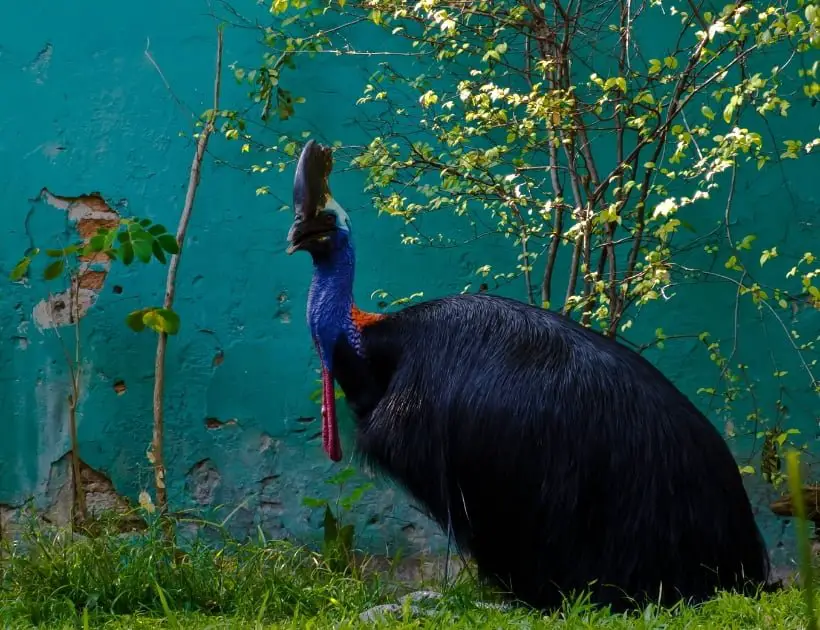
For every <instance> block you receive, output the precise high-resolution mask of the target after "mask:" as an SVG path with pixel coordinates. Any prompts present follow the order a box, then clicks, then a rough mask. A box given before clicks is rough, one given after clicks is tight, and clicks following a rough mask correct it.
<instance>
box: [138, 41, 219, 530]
mask: <svg viewBox="0 0 820 630" xmlns="http://www.w3.org/2000/svg"><path fill="white" fill-rule="evenodd" d="M221 85H222V28H221V27H218V28H217V44H216V71H215V78H214V106H213V109H212V110H211V113H210V115H209V117H208V122H207V123H206V124H205V127H204V128H203V130H202V132H201V133H200V134H199V139H198V140H197V145H196V153H195V155H194V159H193V163H192V164H191V173H190V177H189V178H188V192H187V194H186V195H185V205H184V206H183V209H182V214H181V216H180V219H179V225H178V227H177V234H176V239H177V243H178V246H179V252H178V253H177V254H175V255H174V256H172V257H171V260H170V263H169V265H168V275H167V278H166V282H165V301H164V304H163V306H164V307H165V308H166V309H169V310H170V309H172V308H173V305H174V295H175V293H176V279H177V271H178V269H179V262H180V259H181V257H182V247H183V243H184V242H185V233H186V231H187V229H188V223H189V222H190V220H191V212H192V210H193V207H194V199H195V197H196V191H197V188H198V186H199V178H200V171H201V169H202V160H203V158H204V156H205V149H206V148H207V145H208V138H209V137H210V135H211V133H213V131H214V124H215V122H216V115H217V112H218V111H219V92H220V89H221ZM167 345H168V333H166V332H160V333H159V336H158V337H157V355H156V361H155V364H154V430H153V438H152V440H151V460H152V463H153V466H154V482H155V484H156V492H157V507H158V508H159V511H160V514H165V513H166V512H167V510H168V492H167V489H166V487H165V459H164V457H163V438H164V434H165V418H164V409H163V397H164V393H165V350H166V348H167Z"/></svg>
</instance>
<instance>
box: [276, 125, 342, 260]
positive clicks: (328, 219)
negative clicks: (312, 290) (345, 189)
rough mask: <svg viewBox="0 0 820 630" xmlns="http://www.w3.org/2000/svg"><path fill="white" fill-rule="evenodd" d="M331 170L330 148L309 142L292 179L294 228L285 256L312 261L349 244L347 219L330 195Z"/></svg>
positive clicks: (291, 230)
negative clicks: (307, 255)
mask: <svg viewBox="0 0 820 630" xmlns="http://www.w3.org/2000/svg"><path fill="white" fill-rule="evenodd" d="M332 170H333V154H332V153H331V149H330V147H326V146H323V145H321V144H317V143H316V142H315V141H313V140H311V141H310V142H308V143H307V144H306V145H305V147H304V149H302V155H301V156H299V163H298V164H297V165H296V175H295V176H294V179H293V210H294V219H293V225H292V226H291V228H290V232H289V233H288V241H289V242H290V246H289V247H288V249H287V253H288V254H292V253H293V252H295V251H298V250H305V251H308V252H310V254H311V255H312V256H313V258H314V260H318V259H322V258H326V257H328V256H331V255H332V254H333V252H334V251H337V250H339V249H343V248H344V247H346V246H347V244H348V243H349V240H350V218H349V217H348V216H347V213H346V212H345V211H344V210H343V209H342V207H341V206H340V205H339V204H338V203H336V201H335V200H334V199H333V196H332V195H331V193H330V185H329V183H328V179H329V177H330V172H331V171H332Z"/></svg>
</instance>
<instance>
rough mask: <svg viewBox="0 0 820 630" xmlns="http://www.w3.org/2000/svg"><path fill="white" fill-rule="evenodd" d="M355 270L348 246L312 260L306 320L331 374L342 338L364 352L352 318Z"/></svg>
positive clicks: (348, 244) (351, 248)
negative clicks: (335, 352) (334, 357)
mask: <svg viewBox="0 0 820 630" xmlns="http://www.w3.org/2000/svg"><path fill="white" fill-rule="evenodd" d="M354 266H355V255H354V253H353V246H352V244H351V243H349V242H347V243H345V244H344V245H343V246H341V247H339V248H338V249H334V250H333V251H332V252H331V253H330V254H327V255H323V256H322V257H321V258H314V260H313V280H312V282H311V283H310V293H309V294H308V306H307V320H308V325H309V326H310V332H311V334H312V335H313V339H314V340H315V341H316V343H317V344H318V345H319V348H320V349H321V353H322V362H323V364H324V366H325V368H327V370H328V371H329V372H332V371H333V349H334V347H335V346H336V343H337V342H338V341H339V339H340V337H342V336H344V337H345V339H346V340H347V341H348V343H350V345H351V346H352V347H353V348H354V349H355V350H356V351H359V352H360V351H361V334H360V333H359V330H358V329H357V328H356V326H355V325H354V323H353V318H352V317H351V310H352V308H353V275H354Z"/></svg>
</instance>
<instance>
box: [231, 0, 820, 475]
mask: <svg viewBox="0 0 820 630" xmlns="http://www.w3.org/2000/svg"><path fill="white" fill-rule="evenodd" d="M270 6H271V13H272V14H273V15H274V16H276V20H275V23H276V24H277V26H276V27H269V28H265V29H264V30H265V33H266V40H265V44H266V47H267V50H266V53H265V56H264V59H265V64H264V67H267V68H270V67H278V66H276V64H275V63H273V65H272V64H271V61H272V60H278V59H280V57H282V56H285V57H287V56H288V55H292V54H295V51H297V50H299V48H298V47H299V46H302V47H309V48H310V54H317V53H319V52H322V53H325V54H326V56H325V57H324V58H326V59H327V58H329V59H331V60H332V59H333V55H336V56H343V55H359V56H360V58H361V59H362V60H363V63H364V64H367V63H368V62H370V63H369V65H367V67H369V68H370V69H371V70H372V74H371V77H370V80H369V81H368V82H367V84H366V85H365V86H364V88H363V92H362V95H361V97H360V98H359V100H358V105H359V106H360V108H361V109H360V111H362V112H363V114H364V115H365V116H367V117H368V122H369V127H370V128H371V129H374V130H375V131H374V133H373V136H372V139H371V140H370V142H369V143H368V144H367V146H366V147H364V148H363V149H361V148H358V149H355V150H356V151H357V154H356V156H355V159H354V160H353V163H354V165H355V166H357V167H358V168H361V169H364V171H365V172H366V174H367V181H368V190H369V191H370V193H371V194H372V197H373V200H374V203H375V205H376V207H377V209H378V211H379V213H381V214H385V215H388V216H390V217H393V218H394V219H396V220H399V221H401V222H402V223H403V225H404V226H405V230H404V233H403V234H402V242H403V243H404V244H406V245H408V246H416V247H434V248H435V247H458V246H473V245H475V244H479V245H480V242H482V241H484V240H498V239H504V241H506V242H508V243H509V246H510V252H511V257H510V260H511V262H510V263H509V264H508V265H506V266H505V264H504V262H503V261H493V262H492V263H490V264H481V265H480V266H478V268H476V270H475V277H476V281H475V282H474V283H470V284H469V285H467V286H466V287H465V288H464V291H474V290H476V289H477V290H479V291H483V290H487V289H488V288H490V287H493V288H499V287H502V286H510V285H511V284H512V283H516V284H515V286H519V287H521V289H520V293H519V295H520V297H521V298H522V299H524V300H527V301H529V302H530V303H532V304H537V305H540V306H542V307H544V308H556V309H561V310H563V311H564V312H566V313H568V314H570V315H572V316H574V317H578V318H579V319H580V320H581V322H582V323H584V324H585V325H588V326H593V327H595V328H596V329H598V330H600V331H601V332H602V333H604V334H606V335H609V336H613V337H618V338H620V339H621V340H622V341H624V342H625V343H630V341H629V340H628V339H627V338H626V335H628V334H629V331H630V329H631V328H632V327H633V326H634V324H635V321H636V317H637V316H638V314H639V313H640V312H641V311H644V310H650V311H651V312H652V313H653V315H652V317H653V318H654V319H657V318H659V317H660V318H661V319H660V321H659V324H660V325H656V326H653V327H652V328H654V329H655V330H656V334H655V337H654V338H653V339H650V340H648V341H646V342H643V343H636V344H635V346H636V348H637V349H638V350H639V351H644V350H646V349H648V348H651V347H654V348H659V349H660V348H663V347H664V346H666V345H668V344H669V343H671V342H672V341H673V340H683V339H690V340H694V341H696V342H697V343H699V344H700V345H701V346H702V347H703V348H704V349H705V350H706V352H707V355H708V356H709V358H710V359H711V360H712V361H713V363H714V364H715V368H716V370H717V371H718V378H717V381H718V382H717V383H716V384H712V383H710V384H708V385H707V384H704V387H702V388H701V389H700V391H699V394H700V395H702V396H703V397H704V398H705V402H707V403H708V404H709V406H710V407H712V408H713V411H714V412H716V413H717V414H718V416H719V417H720V419H722V420H723V422H724V424H725V425H726V426H727V432H728V435H729V437H734V436H740V435H745V436H746V437H747V441H750V442H752V444H753V446H752V453H751V454H750V459H749V462H747V463H746V464H744V465H743V466H742V470H743V471H744V472H746V473H752V472H757V473H759V474H760V475H761V477H762V478H763V479H765V480H767V481H769V482H772V483H776V484H779V483H780V482H782V480H783V478H784V477H783V475H782V473H781V471H780V469H781V461H782V448H783V447H784V446H785V445H786V444H788V443H793V441H794V439H795V438H796V437H797V436H799V435H800V434H799V431H798V430H797V429H796V428H795V427H793V426H789V423H790V410H789V405H788V404H787V401H786V396H785V392H786V391H788V390H796V389H803V390H806V389H807V390H810V391H813V392H814V395H817V394H818V393H820V382H819V381H818V378H817V376H816V361H817V358H816V353H817V350H818V348H817V342H818V339H820V337H818V335H817V330H816V328H812V326H811V323H810V322H811V318H810V317H809V315H808V314H809V313H810V312H812V311H816V310H817V309H818V308H820V299H818V298H820V284H819V283H818V274H819V273H820V267H818V264H817V256H816V254H815V253H812V252H805V253H803V255H802V257H800V256H799V255H798V256H797V257H796V258H794V257H792V255H790V254H784V253H783V247H782V243H780V242H778V240H776V237H775V238H773V237H772V235H767V234H756V233H754V232H753V231H749V225H750V224H749V221H748V219H747V220H746V221H743V222H742V224H738V221H737V219H736V217H735V214H736V212H734V199H735V193H736V187H737V185H738V181H739V180H741V179H742V178H744V177H745V178H754V177H757V175H755V173H758V172H759V173H760V176H766V177H770V178H776V177H785V175H781V173H785V169H787V168H788V165H789V163H790V162H792V161H795V160H798V161H807V160H810V159H812V158H813V157H814V156H815V155H816V154H817V150H816V149H817V147H818V144H820V137H818V136H817V129H816V127H814V128H813V127H812V125H805V126H803V125H801V124H800V123H799V122H795V120H794V119H793V118H794V117H795V116H797V119H798V121H800V122H802V120H803V118H802V117H801V116H803V117H805V116H808V114H807V112H810V111H812V110H810V109H808V108H810V107H811V106H812V105H813V104H814V103H815V102H816V100H817V98H818V96H819V95H820V83H818V79H817V71H818V67H820V62H818V61H817V50H818V48H820V11H818V8H817V3H816V2H815V1H814V0H766V1H765V2H762V3H748V2H743V1H739V2H729V3H726V4H723V5H721V4H719V3H711V2H706V1H700V2H699V1H696V0H687V1H686V2H677V1H673V0H650V1H648V2H645V3H642V2H630V1H629V0H619V1H618V2H595V1H590V2H581V1H580V0H570V1H569V2H562V1H560V0H554V1H552V0H550V1H547V2H541V3H535V2H512V1H509V2H491V1H489V0H479V1H476V2H463V1H458V0H450V1H444V0H420V1H419V2H413V3H407V2H402V1H400V0H357V1H347V2H338V1H337V2H330V3H318V2H310V1H309V0H300V1H298V2H295V1H290V2H289V1H287V0H276V1H275V2H272V3H271V5H270ZM365 24H366V25H370V27H371V30H370V31H363V30H360V29H362V25H365ZM353 28H356V29H357V31H356V37H355V38H354V37H353V36H351V35H350V34H349V32H350V31H351V29H353ZM376 31H381V33H382V35H381V37H379V36H378V34H377V33H376ZM365 33H368V35H365ZM659 34H662V35H659ZM364 41H367V42H374V41H378V42H380V43H382V42H384V47H385V50H379V49H376V48H371V49H367V50H363V49H361V48H358V49H357V48H356V46H355V43H354V42H364ZM387 48H389V50H386V49H387ZM301 50H305V49H304V48H303V49H301ZM329 63H330V62H329ZM264 67H260V68H259V69H258V71H257V73H256V74H254V75H253V76H254V80H258V74H259V72H262V70H263V68H264ZM248 74H249V73H244V71H239V76H245V77H246V76H247V75H248ZM275 76H276V79H277V80H278V79H279V78H280V77H281V73H279V71H278V70H277V71H276V73H275ZM251 97H252V99H254V101H256V102H262V103H265V102H266V100H265V96H264V94H263V93H262V91H257V92H253V93H252V94H251ZM289 115H290V113H289V112H288V116H289ZM288 116H285V117H284V118H287V117H288ZM790 116H792V118H790ZM239 118H241V117H239ZM785 123H788V124H785ZM225 133H226V135H229V136H231V137H234V138H236V139H237V140H239V141H240V142H243V144H242V150H243V152H248V151H250V150H251V149H252V148H258V149H259V150H261V151H262V152H263V153H270V152H278V153H279V154H280V156H281V161H279V162H278V168H279V170H284V168H285V166H286V163H287V162H289V158H291V157H292V156H293V155H294V154H295V151H296V146H297V142H298V139H296V138H291V137H289V136H286V135H282V136H280V137H279V139H278V142H277V143H276V144H275V145H273V146H265V145H263V144H262V143H261V142H258V141H257V139H256V138H255V136H254V134H251V133H250V132H249V128H248V127H247V126H246V125H244V123H243V124H242V125H238V124H237V123H236V119H235V118H234V119H232V120H231V121H229V122H228V123H226V132H225ZM347 150H351V149H347ZM275 166H277V163H276V160H275V159H265V160H264V162H262V163H260V164H258V165H257V166H255V167H254V168H253V169H252V170H253V171H254V172H257V173H265V172H266V171H267V170H269V169H271V168H274V167H275ZM257 192H259V193H260V194H264V193H266V192H268V190H267V189H266V188H265V187H260V188H259V189H258V190H257ZM793 203H795V204H796V202H793ZM434 215H444V216H447V217H452V218H455V219H457V221H460V222H461V224H462V227H461V228H457V229H456V228H455V227H451V228H450V229H451V232H449V233H441V230H440V226H441V225H442V224H441V222H435V220H434ZM456 224H457V222H453V221H450V223H448V224H447V225H450V226H455V225H456ZM431 226H435V227H432V230H433V231H429V230H430V227H431ZM752 227H753V226H752ZM741 230H742V231H741ZM465 234H466V236H465ZM789 259H791V260H789ZM690 285H699V286H703V287H707V286H709V287H711V286H720V287H725V288H726V289H727V290H728V291H729V292H730V293H729V296H731V297H730V299H734V302H735V309H734V310H735V314H734V316H733V321H734V325H733V331H732V333H731V339H730V340H729V341H727V340H726V339H725V338H722V337H721V336H720V335H717V334H715V333H714V332H712V331H710V328H713V327H714V326H715V325H714V324H713V322H711V321H709V320H704V322H703V327H702V328H701V329H700V330H695V331H680V332H679V331H677V330H676V331H674V332H671V333H670V332H667V330H669V329H671V328H675V325H674V324H675V317H674V314H673V311H674V308H675V303H676V302H675V300H676V298H677V299H681V298H680V297H679V295H678V294H680V293H682V292H683V291H684V287H687V286H690ZM404 301H407V300H406V299H405V300H404ZM395 303H401V299H400V300H399V301H396V302H395ZM657 309H663V310H662V311H661V310H657ZM741 310H743V312H744V313H745V312H753V313H756V314H757V317H758V319H759V321H760V322H761V326H762V327H763V328H764V329H767V328H766V327H767V326H769V325H770V323H773V324H774V327H775V329H777V330H779V331H780V334H781V335H782V338H781V340H777V341H770V342H769V343H770V347H772V348H773V347H775V346H780V345H783V344H784V343H785V345H786V348H787V351H788V352H789V353H790V354H791V356H792V362H796V363H797V364H798V365H799V366H800V373H792V374H789V371H788V370H785V369H783V368H782V367H781V366H780V363H781V361H778V360H776V359H774V358H773V359H772V363H773V365H772V369H771V371H764V372H761V370H764V369H765V368H762V367H761V366H760V365H757V364H756V365H754V366H751V365H748V364H746V362H745V361H744V360H742V359H740V358H739V353H738V348H737V347H738V335H739V331H738V324H737V322H738V317H739V315H738V312H740V311H741ZM804 314H805V315H804ZM801 316H802V317H801ZM804 320H805V321H804ZM729 346H731V347H729ZM772 352H773V350H772ZM763 379H766V380H768V381H771V380H772V379H774V381H775V383H777V388H778V389H779V391H780V395H779V396H778V398H777V399H776V400H774V401H771V402H769V401H766V402H763V401H761V400H759V392H758V390H759V389H760V387H761V386H760V382H761V381H762V380H763ZM764 405H765V408H764ZM755 452H757V453H758V457H759V464H757V465H755V464H753V463H752V456H754V454H755Z"/></svg>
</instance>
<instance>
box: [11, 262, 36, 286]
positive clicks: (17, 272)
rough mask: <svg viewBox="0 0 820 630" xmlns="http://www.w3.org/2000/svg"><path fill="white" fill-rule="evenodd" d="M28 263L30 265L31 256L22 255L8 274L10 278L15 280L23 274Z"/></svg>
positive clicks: (26, 269)
mask: <svg viewBox="0 0 820 630" xmlns="http://www.w3.org/2000/svg"><path fill="white" fill-rule="evenodd" d="M29 265H31V258H29V257H28V256H24V257H23V258H21V259H20V262H18V263H17V264H16V265H15V266H14V269H12V270H11V273H10V274H9V277H10V278H11V280H12V281H13V282H17V281H18V280H20V279H21V278H22V277H23V276H25V275H26V271H28V268H29Z"/></svg>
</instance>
